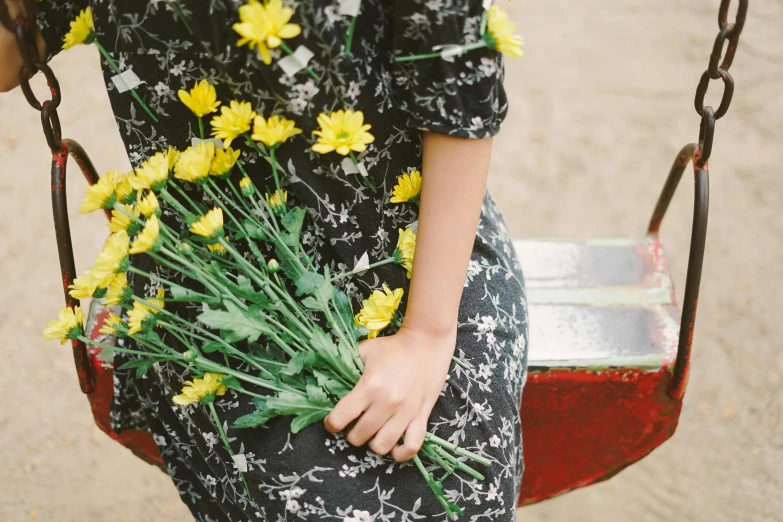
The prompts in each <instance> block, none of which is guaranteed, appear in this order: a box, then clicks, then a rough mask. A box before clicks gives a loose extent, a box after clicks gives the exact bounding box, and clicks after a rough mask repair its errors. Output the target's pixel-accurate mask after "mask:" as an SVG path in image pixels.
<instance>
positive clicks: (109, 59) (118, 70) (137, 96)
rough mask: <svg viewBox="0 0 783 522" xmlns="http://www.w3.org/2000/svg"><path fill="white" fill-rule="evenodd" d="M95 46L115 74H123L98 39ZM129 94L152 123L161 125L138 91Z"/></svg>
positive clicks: (134, 90) (131, 91) (132, 90)
mask: <svg viewBox="0 0 783 522" xmlns="http://www.w3.org/2000/svg"><path fill="white" fill-rule="evenodd" d="M95 46H96V47H97V48H98V50H99V51H100V53H101V54H102V55H103V57H104V58H105V59H106V61H107V62H108V63H109V66H110V67H111V68H112V69H113V70H114V72H116V73H117V74H122V71H121V70H120V67H119V66H118V65H117V63H116V62H115V61H114V59H113V58H112V57H111V56H110V55H109V53H108V52H107V51H106V49H104V48H103V46H102V45H101V44H100V43H99V42H98V40H97V39H96V40H95ZM129 92H130V93H131V96H133V97H134V98H135V99H136V101H137V102H139V105H141V108H142V109H144V112H146V113H147V114H149V116H150V118H152V121H154V122H155V123H160V121H159V120H158V118H157V117H156V116H155V114H154V113H153V112H152V111H151V110H150V108H149V107H147V104H146V103H144V100H142V99H141V97H140V96H139V93H137V92H136V89H130V90H129Z"/></svg>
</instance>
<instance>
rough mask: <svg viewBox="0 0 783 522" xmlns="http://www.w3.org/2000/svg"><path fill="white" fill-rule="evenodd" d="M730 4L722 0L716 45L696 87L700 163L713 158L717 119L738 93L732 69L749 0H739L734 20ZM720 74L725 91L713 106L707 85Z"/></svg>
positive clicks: (726, 0) (729, 0)
mask: <svg viewBox="0 0 783 522" xmlns="http://www.w3.org/2000/svg"><path fill="white" fill-rule="evenodd" d="M730 6H731V0H721V3H720V8H719V9H718V29H719V30H718V35H717V36H716V37H715V43H714V44H713V46H712V53H711V54H710V61H709V63H708V65H707V70H706V71H704V74H702V75H701V79H699V84H698V86H697V87H696V97H695V99H694V101H693V102H694V107H695V108H696V113H697V114H698V115H699V116H701V128H700V130H699V148H700V149H701V154H700V155H699V159H698V163H699V166H703V165H704V164H705V163H707V160H708V159H710V154H712V139H713V137H714V135H715V121H716V120H719V119H721V118H722V117H723V116H725V115H726V113H727V112H728V110H729V106H730V105H731V98H732V96H734V78H732V76H731V74H730V73H729V69H730V68H731V64H732V62H733V61H734V55H735V53H736V52H737V46H738V45H739V38H740V34H741V33H742V29H743V27H744V26H745V17H746V16H747V13H748V0H739V8H738V9H737V18H736V20H735V21H734V22H733V23H729V21H728V18H729V7H730ZM727 42H728V45H727ZM724 46H725V47H726V52H725V54H724V52H723V48H724ZM721 58H723V60H721ZM718 78H720V79H721V81H722V82H723V95H722V96H721V99H720V105H718V110H713V108H712V107H710V106H709V105H704V96H705V95H706V94H707V89H709V86H710V80H717V79H718Z"/></svg>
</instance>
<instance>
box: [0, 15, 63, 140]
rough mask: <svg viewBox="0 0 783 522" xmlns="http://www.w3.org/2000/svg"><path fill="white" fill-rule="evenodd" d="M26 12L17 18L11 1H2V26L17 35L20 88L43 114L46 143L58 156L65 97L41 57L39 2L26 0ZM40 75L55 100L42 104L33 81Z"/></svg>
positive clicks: (32, 105) (52, 73) (42, 123)
mask: <svg viewBox="0 0 783 522" xmlns="http://www.w3.org/2000/svg"><path fill="white" fill-rule="evenodd" d="M24 8H25V11H24V13H23V14H20V15H19V16H17V17H16V19H13V18H12V17H11V12H10V9H9V8H8V3H7V0H0V24H1V25H2V26H3V27H4V28H5V29H7V30H8V31H10V32H11V33H13V34H14V36H15V37H16V46H17V48H18V49H19V55H20V56H21V58H22V68H21V69H20V70H19V86H20V87H21V88H22V92H23V93H24V97H25V99H27V103H29V104H30V106H31V107H32V108H33V109H35V110H37V111H39V112H40V113H41V125H42V126H43V131H44V136H45V137H46V143H47V145H49V148H50V149H51V151H52V153H57V152H59V151H60V149H61V148H62V133H61V131H60V117H59V116H58V114H57V108H58V107H59V106H60V102H61V101H62V96H61V93H60V83H59V82H58V81H57V78H56V77H55V75H54V71H52V69H51V68H50V67H49V66H48V65H47V64H46V63H45V62H44V59H45V57H42V56H39V55H38V45H37V42H36V23H35V20H36V7H35V0H24ZM37 72H42V73H43V75H44V77H45V78H46V83H47V85H48V86H49V91H50V92H51V99H49V100H45V101H39V100H38V98H37V97H36V96H35V93H34V92H33V88H32V86H31V85H30V79H31V78H32V77H33V75H34V74H35V73H37Z"/></svg>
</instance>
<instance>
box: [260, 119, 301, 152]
mask: <svg viewBox="0 0 783 522" xmlns="http://www.w3.org/2000/svg"><path fill="white" fill-rule="evenodd" d="M301 133H302V129H299V128H297V127H296V122H295V121H293V120H288V119H286V118H281V117H280V116H270V117H269V119H265V118H264V117H263V116H256V118H255V120H254V121H253V135H252V136H250V137H251V138H253V139H254V140H255V141H260V142H261V143H263V144H264V145H266V146H267V147H276V146H278V145H280V144H281V143H283V142H284V141H286V140H287V139H288V138H290V137H292V136H296V135H297V134H301Z"/></svg>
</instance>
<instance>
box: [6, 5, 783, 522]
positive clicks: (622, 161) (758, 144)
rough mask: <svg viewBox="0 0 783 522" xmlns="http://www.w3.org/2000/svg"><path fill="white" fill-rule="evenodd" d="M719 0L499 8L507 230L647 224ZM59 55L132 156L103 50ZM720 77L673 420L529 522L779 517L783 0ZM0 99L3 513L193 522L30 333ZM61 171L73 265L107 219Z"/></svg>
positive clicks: (22, 192)
mask: <svg viewBox="0 0 783 522" xmlns="http://www.w3.org/2000/svg"><path fill="white" fill-rule="evenodd" d="M734 3H735V4H736V3H737V2H734ZM504 4H505V2H504ZM718 4H719V1H718V0H690V1H688V2H682V1H679V0H657V1H655V2H638V1H631V0H600V1H594V2H572V1H568V0H549V1H546V2H544V1H540V2H530V1H527V2H525V1H522V0H518V1H516V2H514V3H513V4H509V5H508V8H509V9H510V11H511V14H512V17H513V19H514V20H515V21H516V22H517V25H518V27H519V30H520V32H521V33H522V34H523V35H524V38H525V42H526V49H525V52H526V54H525V56H524V57H523V58H522V59H520V60H516V61H509V62H508V69H507V71H508V74H507V80H506V88H507V90H508V93H509V98H510V106H511V109H510V113H509V116H508V120H507V122H506V123H505V127H504V130H503V132H501V134H500V135H499V136H498V137H497V138H496V143H495V146H496V148H495V152H494V157H493V163H492V173H491V177H490V186H491V190H492V191H493V192H494V195H495V197H496V199H497V200H498V202H499V203H500V206H501V207H502V209H503V210H504V212H505V216H506V221H507V223H508V225H509V228H510V229H511V231H512V233H513V234H514V235H515V237H606V236H609V237H620V236H630V237H635V236H640V235H642V234H643V233H644V230H645V226H646V224H647V221H648V219H649V216H650V213H651V212H652V209H653V206H654V204H655V201H656V198H657V197H658V193H659V191H660V189H661V187H662V184H663V181H664V179H665V176H666V174H667V172H668V169H669V166H670V164H671V161H672V160H673V158H674V156H675V154H676V153H677V151H678V150H679V149H680V147H681V146H682V145H684V144H685V143H687V142H692V141H696V140H697V138H698V125H699V117H698V116H697V115H696V113H695V111H694V109H693V96H694V92H695V88H696V84H697V82H698V80H699V77H700V75H701V73H702V72H703V71H704V69H705V68H706V65H707V59H708V57H709V54H710V51H711V49H712V44H713V40H714V37H715V34H716V33H717V23H716V19H717V11H718ZM504 7H505V5H504ZM730 18H733V16H731V17H730ZM52 66H53V68H54V70H55V72H56V73H57V76H58V78H59V79H60V83H61V87H62V91H63V104H62V106H61V108H60V115H61V119H62V126H63V129H64V135H65V136H66V137H71V138H74V139H76V140H78V141H79V142H81V143H82V145H84V147H85V148H86V149H87V151H88V152H89V153H90V154H91V156H92V159H93V161H94V163H95V164H96V166H97V168H98V170H99V171H106V170H110V169H119V170H123V169H127V168H128V164H127V160H126V159H125V157H124V151H123V148H122V144H121V142H120V138H119V134H118V132H117V130H116V127H115V124H114V119H113V117H112V114H111V113H110V110H109V104H108V99H107V96H106V93H105V91H104V86H103V84H102V79H101V76H100V73H99V62H98V54H97V52H96V50H95V48H93V47H80V48H77V49H74V50H72V51H70V52H68V53H65V54H63V55H61V56H59V57H58V58H56V59H55V60H54V62H53V64H52ZM731 72H732V74H733V76H734V78H735V81H736V91H735V95H734V101H733V104H732V106H731V110H730V111H729V113H728V115H727V116H726V117H724V118H723V119H721V120H720V121H719V122H718V123H717V126H716V137H715V145H714V150H713V154H712V159H711V160H710V171H711V174H712V177H711V180H710V181H711V208H710V229H709V235H708V239H707V254H706V261H705V268H704V276H703V280H702V289H701V297H700V307H699V318H698V322H697V328H696V333H695V344H694V353H693V361H692V364H693V366H692V373H691V377H690V385H689V388H688V392H687V396H686V399H685V405H684V408H683V413H682V417H681V419H680V425H679V428H678V430H677V433H676V434H675V435H674V437H673V438H672V439H671V440H670V441H668V442H667V443H665V444H664V445H663V446H662V447H661V448H659V449H657V450H656V451H654V452H653V453H652V454H651V455H650V456H648V457H646V458H645V459H644V460H643V461H641V462H639V463H638V464H635V465H633V466H632V467H630V468H629V469H627V470H625V471H623V472H622V473H620V474H619V475H617V476H616V477H614V478H612V479H611V480H609V481H608V482H605V483H603V484H599V485H596V486H591V487H589V488H586V489H584V490H580V491H576V492H572V493H568V494H566V495H564V496H562V497H559V498H556V499H553V500H549V501H546V502H544V503H542V504H539V505H536V506H532V507H527V508H524V509H520V510H519V511H518V516H519V519H520V520H524V521H529V522H545V521H570V520H579V521H581V522H598V521H601V522H620V521H631V520H633V521H635V522H647V521H651V522H653V521H663V520H669V519H673V518H675V519H678V520H689V521H711V522H722V521H732V522H734V521H743V522H744V521H754V522H755V521H780V520H783V342H781V337H783V321H781V320H780V318H779V314H780V311H781V308H783V297H781V296H782V295H783V292H782V290H783V287H782V285H781V280H783V262H782V261H783V213H782V212H781V208H782V207H783V172H781V164H782V163H783V1H781V0H754V1H753V2H751V6H750V11H749V16H748V20H747V23H746V26H745V30H744V32H743V34H742V39H741V43H740V46H739V50H738V54H737V57H736V60H735V63H734V66H733V67H732V69H731ZM36 81H40V79H38V80H36ZM720 94H721V93H720V87H719V86H717V85H715V84H713V85H711V91H710V92H709V93H708V95H707V103H708V104H710V105H713V106H714V107H717V105H718V101H719V96H720ZM0 115H1V116H2V120H1V121H2V123H0V165H1V166H2V169H1V170H2V172H1V173H0V208H2V219H0V274H2V275H3V280H2V296H3V302H4V304H3V305H2V306H0V339H2V349H1V350H2V351H1V352H0V353H2V364H0V455H2V468H3V472H2V473H0V520H2V521H8V522H14V521H25V520H31V519H38V520H44V521H55V520H56V521H58V522H69V521H77V520H78V521H79V522H100V521H106V520H122V521H141V520H144V521H146V520H156V521H157V520H167V521H173V522H186V521H189V520H192V518H191V517H190V515H189V513H188V511H187V510H186V508H185V507H184V505H182V504H181V502H180V500H179V498H178V496H177V493H176V490H175V488H174V486H173V484H172V483H171V481H170V480H169V479H168V477H167V476H165V475H163V474H162V473H161V472H160V471H158V470H157V469H155V468H153V467H151V466H149V465H147V464H145V463H143V462H142V461H140V460H138V459H136V458H135V457H134V456H132V455H131V454H130V452H128V451H127V450H125V449H124V448H122V447H121V446H119V445H118V444H116V443H114V442H113V441H111V440H110V439H109V438H108V437H106V436H105V435H103V433H102V432H100V431H99V430H98V428H97V427H95V426H94V424H93V421H92V416H91V413H90V409H89V406H88V403H87V401H86V399H85V398H84V397H83V396H82V395H81V393H80V392H79V388H78V385H77V380H76V375H75V371H74V367H73V361H72V358H71V354H70V350H68V349H65V348H63V349H59V347H58V345H57V344H56V343H45V342H44V341H43V340H42V337H41V331H42V330H43V328H44V326H45V324H46V321H47V320H48V319H50V318H52V317H53V316H55V315H56V313H57V310H59V308H60V307H61V306H62V293H61V290H60V282H59V267H58V263H57V250H56V245H55V240H54V229H53V226H52V219H51V209H50V203H49V201H50V200H49V198H50V192H49V179H48V176H49V166H50V161H49V153H48V150H47V147H46V145H45V141H44V138H43V136H42V134H41V128H40V122H39V118H38V116H37V114H36V113H35V112H34V111H33V110H32V109H31V108H30V107H29V106H28V105H27V103H26V102H25V100H24V98H23V96H22V94H21V93H20V92H14V93H11V94H8V95H2V96H0ZM687 172H688V171H686V179H685V180H684V181H683V183H682V187H681V189H680V192H679V194H678V195H677V196H676V198H675V201H674V203H673V206H672V208H671V209H670V211H669V214H668V215H667V219H666V221H665V222H664V227H663V231H662V237H663V238H664V243H665V245H666V247H667V250H668V254H669V257H670V261H671V264H672V267H673V270H674V278H675V282H676V283H677V284H678V290H679V292H681V291H682V285H683V283H684V279H685V277H684V274H685V265H686V262H687V254H688V238H689V233H690V220H691V211H692V198H693V187H692V184H691V183H689V182H688V179H689V175H688V174H687ZM71 180H72V183H71V187H70V201H71V209H72V214H73V216H72V221H71V227H72V231H73V235H74V243H75V245H76V248H77V259H76V261H77V266H78V267H82V268H83V267H85V266H87V265H88V263H90V262H91V260H92V259H93V258H94V256H95V255H96V254H97V252H98V251H99V250H100V248H101V246H102V243H103V241H104V239H105V237H106V229H105V224H104V222H103V221H102V216H100V215H99V214H92V215H87V216H82V215H76V214H75V212H74V211H75V209H76V208H77V203H78V201H79V199H80V195H81V194H82V192H83V189H84V187H85V183H84V181H83V180H82V179H81V178H80V177H79V176H77V175H75V176H72V177H71ZM526 421H527V422H535V419H527V420H526ZM585 458H589V454H586V455H585ZM110 513H111V514H110Z"/></svg>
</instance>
